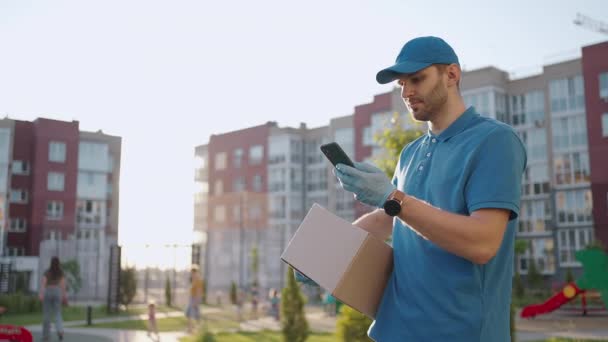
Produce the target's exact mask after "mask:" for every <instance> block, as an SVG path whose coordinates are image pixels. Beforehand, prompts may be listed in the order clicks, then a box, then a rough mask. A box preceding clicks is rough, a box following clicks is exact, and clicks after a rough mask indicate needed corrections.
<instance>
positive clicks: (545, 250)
mask: <svg viewBox="0 0 608 342" xmlns="http://www.w3.org/2000/svg"><path fill="white" fill-rule="evenodd" d="M528 241H529V245H528V246H529V247H528V249H527V250H526V251H525V252H524V253H523V254H522V255H519V257H518V260H517V265H518V267H519V270H520V272H521V273H523V274H527V273H528V269H529V266H530V264H531V261H532V260H533V261H534V263H535V265H536V269H537V270H538V271H539V272H540V273H541V274H553V273H555V256H554V254H553V252H554V242H553V238H534V239H530V240H528Z"/></svg>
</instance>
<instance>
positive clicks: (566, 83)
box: [549, 75, 585, 113]
mask: <svg viewBox="0 0 608 342" xmlns="http://www.w3.org/2000/svg"><path fill="white" fill-rule="evenodd" d="M549 97H550V100H551V101H550V103H551V111H552V112H554V113H559V112H567V111H573V110H584V109H585V98H584V97H585V91H584V86H583V77H582V76H581V75H577V76H574V77H570V78H564V79H560V80H553V81H551V82H550V83H549Z"/></svg>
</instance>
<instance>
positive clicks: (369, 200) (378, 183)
mask: <svg viewBox="0 0 608 342" xmlns="http://www.w3.org/2000/svg"><path fill="white" fill-rule="evenodd" d="M354 164H355V167H354V168H353V167H350V166H348V165H344V164H338V165H336V170H335V175H336V177H338V180H340V184H341V185H342V188H344V190H346V191H349V192H352V193H354V194H355V199H356V200H358V201H360V202H363V203H365V204H368V205H371V206H374V207H377V208H382V207H383V206H384V202H385V201H386V199H387V198H388V195H390V194H391V192H393V190H395V186H394V185H393V183H391V181H390V180H389V179H388V177H386V175H385V174H384V171H382V170H380V169H379V168H377V167H375V166H373V165H371V164H368V163H354Z"/></svg>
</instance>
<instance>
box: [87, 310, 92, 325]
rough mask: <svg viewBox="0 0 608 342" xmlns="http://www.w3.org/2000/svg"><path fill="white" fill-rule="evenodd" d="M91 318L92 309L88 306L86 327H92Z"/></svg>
mask: <svg viewBox="0 0 608 342" xmlns="http://www.w3.org/2000/svg"><path fill="white" fill-rule="evenodd" d="M92 316H93V308H92V307H91V306H90V305H89V306H87V325H92V324H93V323H92V322H91V321H92Z"/></svg>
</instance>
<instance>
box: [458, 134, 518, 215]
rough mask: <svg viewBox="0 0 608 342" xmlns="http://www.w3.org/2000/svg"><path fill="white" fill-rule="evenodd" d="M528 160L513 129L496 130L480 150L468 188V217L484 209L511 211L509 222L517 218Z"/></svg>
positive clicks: (472, 167)
mask: <svg viewBox="0 0 608 342" xmlns="http://www.w3.org/2000/svg"><path fill="white" fill-rule="evenodd" d="M526 158H527V157H526V150H525V148H524V146H523V144H522V142H521V140H520V139H519V137H518V136H517V134H516V133H515V132H514V131H513V130H512V129H510V128H508V127H504V126H498V127H497V128H496V129H494V131H492V132H491V133H490V134H489V135H488V137H487V138H486V139H485V141H483V142H482V145H481V146H480V147H479V149H478V150H477V153H476V155H475V158H474V159H473V162H472V165H471V172H470V176H469V178H468V180H467V183H466V185H465V199H466V203H467V207H468V211H469V213H472V212H474V211H476V210H479V209H484V208H497V209H508V210H510V211H511V215H510V216H509V220H513V219H515V218H517V216H518V215H519V202H520V196H521V178H522V174H523V172H524V170H525V168H526Z"/></svg>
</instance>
